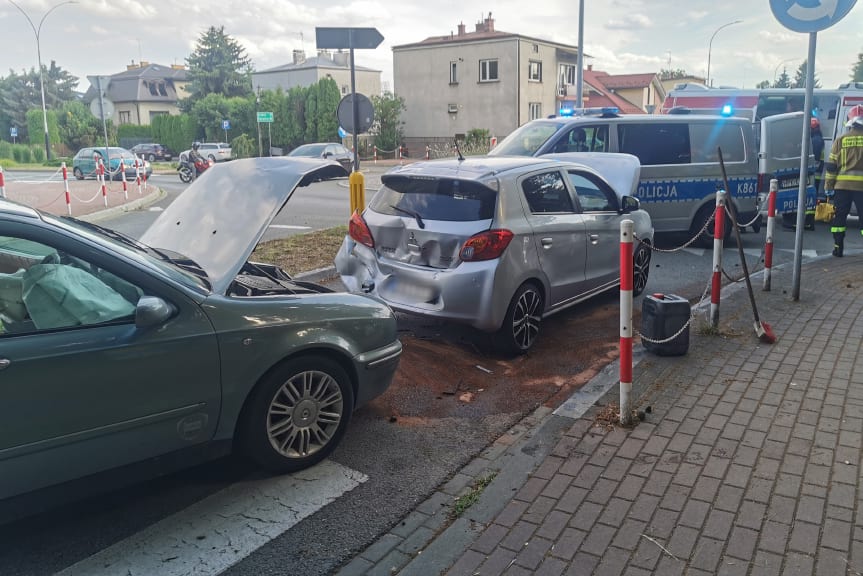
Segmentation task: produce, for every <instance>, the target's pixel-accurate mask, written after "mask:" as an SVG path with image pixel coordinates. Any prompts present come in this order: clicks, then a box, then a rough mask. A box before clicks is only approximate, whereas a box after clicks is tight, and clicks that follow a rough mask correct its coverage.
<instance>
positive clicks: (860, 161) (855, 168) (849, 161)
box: [824, 127, 863, 192]
mask: <svg viewBox="0 0 863 576" xmlns="http://www.w3.org/2000/svg"><path fill="white" fill-rule="evenodd" d="M824 168H825V182H824V189H825V190H834V189H837V188H838V189H839V190H851V191H855V190H856V191H860V192H863V129H861V128H857V127H854V128H852V129H851V130H850V131H849V132H848V133H847V134H845V135H843V136H840V137H839V138H837V139H836V140H835V141H834V142H833V148H832V149H831V150H830V156H829V157H828V158H827V162H826V163H825V165H824Z"/></svg>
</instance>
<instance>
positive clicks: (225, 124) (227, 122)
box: [222, 120, 231, 142]
mask: <svg viewBox="0 0 863 576" xmlns="http://www.w3.org/2000/svg"><path fill="white" fill-rule="evenodd" d="M230 129H231V121H230V120H222V130H224V131H225V142H227V141H228V130H230Z"/></svg>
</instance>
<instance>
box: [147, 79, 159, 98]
mask: <svg viewBox="0 0 863 576" xmlns="http://www.w3.org/2000/svg"><path fill="white" fill-rule="evenodd" d="M145 85H146V86H147V89H148V90H149V91H150V96H158V95H159V90H158V88H156V83H155V82H146V83H145Z"/></svg>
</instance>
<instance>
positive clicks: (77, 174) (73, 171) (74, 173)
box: [72, 166, 84, 180]
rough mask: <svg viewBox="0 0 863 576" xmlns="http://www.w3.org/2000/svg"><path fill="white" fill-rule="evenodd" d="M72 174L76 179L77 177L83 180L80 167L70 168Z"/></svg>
mask: <svg viewBox="0 0 863 576" xmlns="http://www.w3.org/2000/svg"><path fill="white" fill-rule="evenodd" d="M72 174H73V175H74V176H75V178H76V179H78V180H83V179H84V173H83V172H82V171H81V169H80V168H78V167H77V166H76V167H75V168H74V169H73V170H72Z"/></svg>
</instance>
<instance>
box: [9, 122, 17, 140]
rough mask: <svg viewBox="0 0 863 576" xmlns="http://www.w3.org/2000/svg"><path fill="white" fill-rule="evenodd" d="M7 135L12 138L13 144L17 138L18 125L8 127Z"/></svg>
mask: <svg viewBox="0 0 863 576" xmlns="http://www.w3.org/2000/svg"><path fill="white" fill-rule="evenodd" d="M9 136H10V137H11V138H12V144H15V139H16V138H18V127H17V126H12V127H11V128H9Z"/></svg>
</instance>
